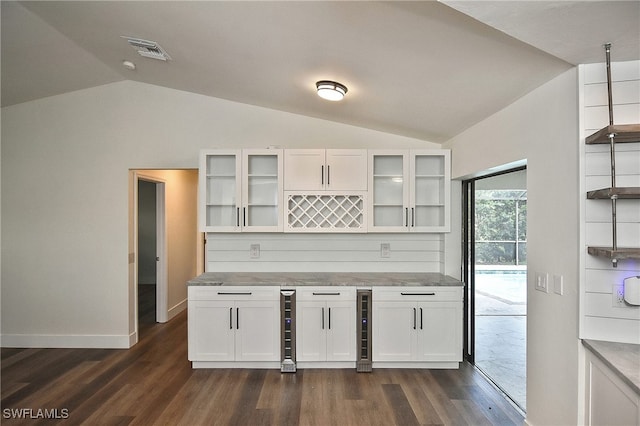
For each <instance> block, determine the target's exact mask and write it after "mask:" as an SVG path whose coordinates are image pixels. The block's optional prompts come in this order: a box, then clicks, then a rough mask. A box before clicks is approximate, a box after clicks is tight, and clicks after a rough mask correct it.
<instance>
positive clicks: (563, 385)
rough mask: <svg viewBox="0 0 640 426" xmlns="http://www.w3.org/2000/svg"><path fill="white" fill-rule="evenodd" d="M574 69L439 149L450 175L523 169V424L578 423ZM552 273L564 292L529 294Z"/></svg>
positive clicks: (577, 137)
mask: <svg viewBox="0 0 640 426" xmlns="http://www.w3.org/2000/svg"><path fill="white" fill-rule="evenodd" d="M578 144H579V133H578V95H577V70H576V69H572V70H569V71H567V72H565V73H564V74H562V75H560V76H559V77H557V78H555V79H553V80H552V81H550V82H548V83H546V84H545V85H543V86H541V87H540V88H538V89H536V90H534V91H533V92H531V93H529V94H528V95H526V96H524V97H523V98H521V99H519V100H518V101H516V102H514V103H513V104H512V105H510V106H508V107H507V108H505V109H504V110H502V111H500V112H498V113H497V114H495V115H494V116H492V117H490V118H488V119H486V120H484V121H483V122H481V123H479V124H478V125H476V126H473V127H472V128H470V129H468V130H467V131H465V132H464V133H462V134H461V135H459V136H457V137H455V138H453V139H452V140H450V141H448V142H447V143H446V144H444V146H443V148H451V149H452V155H451V156H452V159H453V164H452V176H453V177H468V176H475V175H478V174H481V173H482V172H483V171H485V170H487V169H491V168H497V167H500V166H501V165H504V164H508V163H514V162H521V161H522V160H526V164H527V238H528V241H527V252H528V253H527V262H528V271H529V277H528V284H527V287H528V290H527V299H528V304H527V423H528V424H531V425H560V424H562V425H572V424H577V423H578V416H579V414H578V413H579V409H580V407H579V402H578V395H579V393H580V391H581V389H580V386H581V384H580V378H579V363H580V357H581V353H580V341H579V339H578V288H579V283H578V278H579V274H578V261H579V247H578V241H579V226H578V218H579V214H578V213H579V212H578V210H579V200H578V197H579V178H578V153H579V148H578ZM535 272H540V273H549V274H550V276H553V275H560V276H562V277H563V279H564V295H563V296H560V295H558V294H554V293H553V291H551V292H550V293H549V294H547V293H542V292H539V291H535V290H533V275H534V273H535Z"/></svg>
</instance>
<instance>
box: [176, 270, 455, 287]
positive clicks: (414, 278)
mask: <svg viewBox="0 0 640 426" xmlns="http://www.w3.org/2000/svg"><path fill="white" fill-rule="evenodd" d="M187 285H189V286H231V285H237V286H243V285H244V286H246V285H274V286H363V287H364V286H448V287H461V286H463V285H464V283H462V281H460V280H457V279H455V278H453V277H450V276H448V275H443V274H438V273H411V272H397V273H396V272H205V273H204V274H202V275H200V276H198V277H196V278H193V279H192V280H189V281H188V282H187Z"/></svg>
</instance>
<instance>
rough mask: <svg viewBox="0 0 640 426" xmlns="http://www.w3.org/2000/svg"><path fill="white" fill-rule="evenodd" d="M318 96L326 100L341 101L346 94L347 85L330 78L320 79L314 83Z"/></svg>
mask: <svg viewBox="0 0 640 426" xmlns="http://www.w3.org/2000/svg"><path fill="white" fill-rule="evenodd" d="M316 89H317V90H318V96H320V97H321V98H323V99H326V100H328V101H341V100H342V98H344V95H346V94H347V86H345V85H344V84H340V83H337V82H335V81H330V80H321V81H318V82H317V83H316Z"/></svg>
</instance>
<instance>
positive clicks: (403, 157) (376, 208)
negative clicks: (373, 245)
mask: <svg viewBox="0 0 640 426" xmlns="http://www.w3.org/2000/svg"><path fill="white" fill-rule="evenodd" d="M408 166H409V162H408V155H407V153H406V152H405V151H388V150H376V151H372V152H370V153H369V190H370V204H369V231H376V232H407V230H408V228H407V224H408V220H409V216H408V212H409V210H408V209H409V206H408V199H409V197H408V196H409V182H408V178H409V167H408Z"/></svg>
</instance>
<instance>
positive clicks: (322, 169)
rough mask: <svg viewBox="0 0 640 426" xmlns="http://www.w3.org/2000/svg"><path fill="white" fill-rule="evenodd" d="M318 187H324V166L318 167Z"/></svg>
mask: <svg viewBox="0 0 640 426" xmlns="http://www.w3.org/2000/svg"><path fill="white" fill-rule="evenodd" d="M320 185H322V186H324V166H320Z"/></svg>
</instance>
